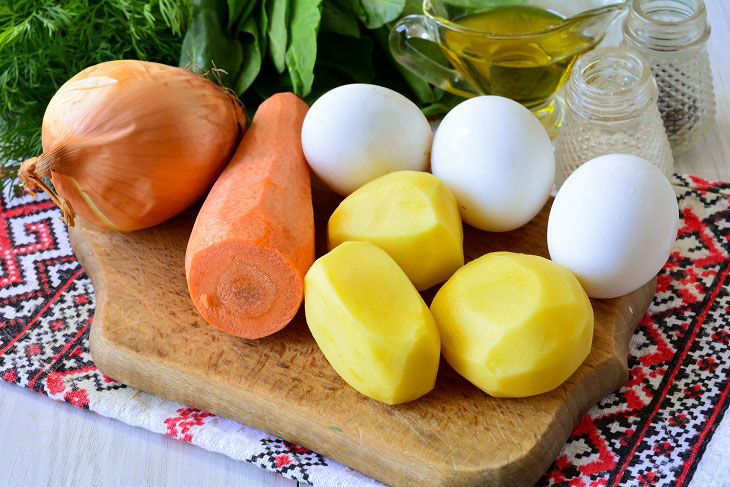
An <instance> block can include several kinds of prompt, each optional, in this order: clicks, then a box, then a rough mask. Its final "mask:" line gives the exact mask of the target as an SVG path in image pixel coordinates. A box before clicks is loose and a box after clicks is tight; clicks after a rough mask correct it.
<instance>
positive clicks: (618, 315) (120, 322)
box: [70, 190, 656, 486]
mask: <svg viewBox="0 0 730 487" xmlns="http://www.w3.org/2000/svg"><path fill="white" fill-rule="evenodd" d="M338 201H339V198H338V197H336V196H335V195H334V194H332V193H329V192H326V191H321V190H318V191H317V192H316V193H315V220H316V224H317V244H318V245H317V250H318V255H321V254H322V253H323V252H324V251H325V249H324V248H323V246H324V243H325V241H326V238H325V234H326V224H327V219H328V217H329V215H330V214H331V212H332V210H333V209H334V208H335V206H336V205H337V203H338ZM549 206H550V204H548V205H547V206H546V208H544V209H543V211H542V212H541V213H540V214H539V215H538V216H537V217H536V218H535V219H534V220H533V221H532V222H530V223H529V224H528V225H526V226H524V227H522V228H520V229H518V230H515V231H513V232H509V233H501V234H489V233H485V232H480V231H478V230H475V229H473V228H470V227H468V226H465V229H464V230H465V234H464V237H465V244H464V250H465V255H466V257H467V260H472V259H474V258H476V257H479V256H480V255H482V254H484V253H486V252H491V251H496V250H511V251H516V252H524V253H532V254H537V255H542V256H547V255H548V253H547V245H546V237H545V235H546V225H547V216H548V212H549ZM194 217H195V209H193V210H191V211H188V212H187V213H185V214H183V215H181V216H179V217H177V218H175V219H173V220H171V221H169V222H167V223H165V224H162V225H159V226H157V227H154V228H150V229H147V230H142V231H138V232H132V233H120V232H113V231H105V230H99V229H96V228H93V227H91V226H89V225H88V224H86V223H85V222H83V221H78V223H77V226H76V227H74V228H71V229H70V237H71V244H72V246H73V248H74V250H75V252H76V256H77V257H78V259H79V260H80V261H81V264H82V265H83V266H84V268H85V269H86V271H87V272H88V274H89V275H90V277H91V279H92V281H93V283H94V288H95V290H96V301H97V308H96V315H95V316H94V321H93V325H92V328H91V343H90V347H91V353H92V355H93V358H94V361H95V362H96V365H97V367H98V368H99V369H100V370H101V371H102V372H103V373H105V374H106V375H108V376H110V377H112V378H114V379H116V380H118V381H120V382H123V383H125V384H128V385H130V386H132V387H135V388H137V389H140V390H142V391H146V392H150V393H153V394H157V395H160V396H163V397H166V398H168V399H171V400H173V401H177V402H180V403H182V404H186V405H188V406H193V407H197V408H200V409H203V410H206V411H210V412H212V413H215V414H217V415H220V416H225V417H228V418H232V419H234V420H236V421H239V422H241V423H243V424H247V425H250V426H253V427H255V428H258V429H261V430H263V431H266V432H269V433H271V434H273V435H276V436H278V437H281V438H284V439H286V440H289V441H292V442H295V443H298V444H300V445H302V446H305V447H307V448H310V449H312V450H315V451H317V452H319V453H321V454H323V455H325V456H327V457H329V458H332V459H333V460H336V461H338V462H341V463H344V464H346V465H348V466H350V467H352V468H354V469H357V470H359V471H361V472H363V473H365V474H367V475H370V476H372V477H374V478H376V479H378V480H380V481H382V482H385V483H387V484H391V485H395V486H412V485H448V486H466V485H475V486H486V485H489V486H529V485H532V484H534V483H535V482H536V481H537V480H538V479H539V477H540V475H541V474H542V473H543V472H544V471H545V470H546V469H547V468H548V467H549V466H550V463H551V462H552V461H553V460H554V459H555V457H556V456H557V455H558V454H559V452H560V450H561V448H562V447H563V445H564V443H565V441H566V439H567V438H568V436H569V434H570V433H571V431H572V430H573V428H574V426H575V424H576V423H577V421H578V420H579V419H580V418H581V416H582V415H583V414H584V413H585V412H586V411H587V410H588V409H589V408H590V407H591V406H593V405H594V404H595V403H596V402H598V401H599V400H600V399H601V398H603V397H604V396H606V395H607V394H609V393H611V392H612V391H614V390H616V389H617V388H619V387H620V386H621V385H622V384H624V383H625V381H626V379H627V375H628V372H627V365H626V359H627V347H628V343H629V339H630V337H631V335H632V333H633V330H634V328H635V326H636V324H637V322H638V321H639V319H640V318H641V316H642V315H643V314H644V312H645V310H646V309H647V307H648V305H649V302H650V301H651V298H652V296H653V294H654V290H655V287H656V286H655V285H656V280H653V281H652V282H650V283H648V284H647V285H645V286H644V287H642V288H641V289H639V290H637V291H635V292H634V293H632V294H630V295H627V296H624V297H621V298H617V299H611V300H592V303H593V309H594V313H595V319H596V322H595V334H594V338H593V349H592V351H591V354H590V356H589V357H588V358H587V359H586V361H585V363H584V364H583V365H582V366H581V367H580V368H579V370H578V371H577V372H576V373H575V374H573V376H571V377H570V379H569V380H568V381H567V382H566V383H565V384H563V385H562V386H560V387H559V388H557V389H556V390H554V391H552V392H549V393H546V394H542V395H539V396H535V397H530V398H524V399H497V398H493V397H490V396H488V395H487V394H485V393H483V392H482V391H480V390H479V389H477V388H476V387H474V386H473V385H471V384H470V383H469V382H467V381H466V380H465V379H463V378H461V377H460V376H459V375H457V374H456V373H455V372H454V371H453V370H452V369H451V368H450V367H449V366H448V364H446V362H444V361H443V360H442V363H441V367H440V369H439V374H438V379H437V382H436V388H435V389H434V391H432V392H431V393H429V394H427V395H425V396H424V397H422V398H420V399H418V400H416V401H413V402H410V403H406V404H401V405H398V406H388V405H385V404H382V403H379V402H377V401H375V400H372V399H369V398H367V397H365V396H363V395H361V394H359V393H357V392H356V391H355V390H354V389H352V388H351V387H349V386H348V385H347V384H346V383H345V382H344V381H343V380H342V379H340V378H339V376H338V375H337V374H336V373H335V371H334V370H333V369H332V367H330V365H329V364H328V362H327V360H326V359H325V357H324V355H322V353H321V352H320V351H319V348H318V347H317V345H316V343H315V342H314V339H313V338H312V336H311V334H310V333H309V329H308V328H307V325H306V322H305V320H304V313H303V311H302V310H300V312H299V314H298V315H297V316H296V318H295V319H294V321H293V322H292V323H291V324H290V325H289V326H288V327H286V328H285V329H284V330H282V331H280V332H279V333H276V334H274V335H273V336H270V337H267V338H264V339H261V340H256V341H253V340H245V339H241V338H236V337H233V336H229V335H226V334H224V333H223V332H221V331H219V330H218V329H216V328H215V327H213V326H211V325H208V324H207V323H206V322H205V321H204V320H203V318H202V317H201V316H200V315H199V314H198V312H197V311H196V309H195V307H194V306H193V304H192V302H191V300H190V298H189V296H188V291H187V285H186V281H185V272H184V267H183V262H184V258H185V246H186V244H187V239H188V236H189V234H190V230H191V228H192V224H193V221H194ZM434 292H435V290H431V291H430V292H426V293H425V295H424V297H425V298H426V300H427V302H430V300H431V298H432V297H433V294H434Z"/></svg>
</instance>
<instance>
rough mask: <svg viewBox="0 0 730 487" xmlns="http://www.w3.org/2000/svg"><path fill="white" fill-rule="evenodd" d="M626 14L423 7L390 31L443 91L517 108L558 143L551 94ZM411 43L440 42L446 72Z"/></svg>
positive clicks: (432, 1) (603, 6)
mask: <svg viewBox="0 0 730 487" xmlns="http://www.w3.org/2000/svg"><path fill="white" fill-rule="evenodd" d="M627 8H628V0H622V1H617V0H448V1H446V0H424V2H423V15H409V16H406V17H403V18H402V19H401V20H400V21H399V22H398V23H396V25H395V26H394V27H393V29H392V31H391V33H390V49H391V52H392V53H393V56H394V57H395V58H396V59H397V60H398V62H399V63H401V64H402V65H403V66H404V67H406V68H407V69H408V70H410V71H412V72H413V73H414V74H416V75H417V76H419V77H421V78H422V79H424V80H425V81H427V82H429V83H431V84H433V85H435V86H437V87H439V88H441V89H444V90H446V91H449V92H451V93H455V94H457V95H461V96H465V97H472V96H476V95H500V96H505V97H507V98H511V99H513V100H515V101H518V102H520V103H522V104H523V105H524V106H526V107H527V108H529V109H530V110H532V111H533V113H535V114H536V115H537V116H538V118H540V120H541V122H542V123H543V125H544V126H545V128H546V129H547V130H548V133H549V134H550V136H551V137H555V136H556V135H557V133H558V131H559V128H560V124H561V122H562V118H563V102H562V100H561V99H558V98H557V97H555V96H554V95H555V93H556V92H557V91H558V90H559V89H560V87H561V86H562V85H563V83H565V81H567V80H568V78H569V77H570V70H571V68H572V67H573V64H575V61H576V60H577V59H578V58H579V57H580V56H581V55H582V54H584V53H585V52H587V51H589V50H591V49H592V48H593V47H595V46H596V44H598V43H599V42H600V41H601V40H602V39H603V37H604V35H605V33H606V30H607V29H608V27H609V26H610V24H611V23H612V22H613V21H614V20H615V19H616V18H617V17H618V16H619V14H621V13H622V12H623V11H624V10H626V9H627ZM413 38H418V39H424V40H427V41H431V42H435V43H437V44H438V45H439V47H440V50H441V52H442V53H443V54H444V56H445V57H446V59H448V61H449V63H450V64H451V66H447V65H445V64H443V63H440V62H438V61H437V60H435V59H434V58H432V57H429V56H427V55H426V54H424V53H423V52H422V51H420V50H419V49H417V48H416V47H414V45H413V44H412V43H411V42H409V41H408V40H409V39H413Z"/></svg>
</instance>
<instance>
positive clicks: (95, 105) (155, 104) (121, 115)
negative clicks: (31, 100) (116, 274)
mask: <svg viewBox="0 0 730 487" xmlns="http://www.w3.org/2000/svg"><path fill="white" fill-rule="evenodd" d="M244 128H245V116H244V113H243V109H242V107H241V104H240V102H239V101H238V99H237V98H236V97H235V96H233V95H232V94H230V93H228V92H226V91H225V90H224V89H223V88H221V87H220V86H218V85H216V84H215V83H214V82H212V81H210V80H208V79H207V78H205V77H203V76H200V75H198V74H196V73H193V72H192V71H189V70H187V69H182V68H176V67H172V66H166V65H164V64H157V63H150V62H146V61H133V60H125V61H111V62H106V63H101V64H97V65H95V66H91V67H89V68H86V69H84V70H83V71H81V72H80V73H78V74H77V75H76V76H74V77H73V78H71V79H70V80H68V81H67V82H66V83H65V84H64V85H63V86H61V88H60V89H59V90H58V91H57V92H56V94H55V95H54V96H53V98H52V99H51V101H50V103H49V104H48V108H46V113H45V115H44V117H43V154H41V155H40V156H38V157H37V158H36V157H34V158H32V159H29V160H27V161H25V162H24V163H23V164H22V166H21V169H20V172H19V178H20V181H21V182H22V183H23V185H24V186H25V187H26V189H28V190H29V191H31V192H33V191H34V190H35V189H37V188H38V187H40V188H41V189H43V190H44V191H46V192H48V193H49V195H50V196H51V198H52V199H53V200H54V201H55V202H56V204H58V206H59V207H60V208H61V210H62V211H63V213H64V219H65V220H66V222H67V223H69V224H70V225H73V219H74V214H75V213H77V214H78V215H80V216H81V217H83V218H84V219H85V220H87V221H89V222H91V223H93V224H95V225H97V226H101V227H105V228H111V229H115V230H124V231H131V230H138V229H140V228H146V227H150V226H152V225H156V224H158V223H161V222H163V221H165V220H167V219H168V218H171V217H172V216H175V215H176V214H178V213H180V212H181V211H183V210H184V209H186V208H187V207H189V206H190V205H191V204H192V203H193V202H195V201H196V200H197V199H198V198H200V197H201V196H203V194H204V193H205V192H206V191H207V190H208V189H210V187H211V186H212V185H213V183H214V182H215V180H216V178H217V177H218V175H219V174H220V172H221V171H222V170H223V168H224V167H225V166H226V163H227V162H228V161H229V160H230V158H231V156H232V155H233V152H234V151H235V149H236V146H237V144H238V141H239V139H240V136H241V132H242V131H243V129H244ZM42 178H50V179H51V181H52V182H53V186H54V187H55V192H54V191H53V189H52V188H50V187H48V186H47V185H46V184H45V183H44V181H43V180H42Z"/></svg>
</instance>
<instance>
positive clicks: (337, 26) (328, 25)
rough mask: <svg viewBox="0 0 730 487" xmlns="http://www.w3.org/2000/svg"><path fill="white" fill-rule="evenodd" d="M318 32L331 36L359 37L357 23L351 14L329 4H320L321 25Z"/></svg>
mask: <svg viewBox="0 0 730 487" xmlns="http://www.w3.org/2000/svg"><path fill="white" fill-rule="evenodd" d="M319 30H320V32H329V33H331V34H340V35H343V36H349V37H360V25H359V24H358V22H357V17H355V15H354V14H353V13H352V12H348V11H347V10H344V9H342V8H340V7H338V6H337V5H336V4H334V3H331V2H324V3H323V4H322V23H321V24H320V26H319Z"/></svg>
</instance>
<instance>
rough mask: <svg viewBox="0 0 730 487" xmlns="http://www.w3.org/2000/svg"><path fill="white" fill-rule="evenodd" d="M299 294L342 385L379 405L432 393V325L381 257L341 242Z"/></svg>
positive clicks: (399, 274)
mask: <svg viewBox="0 0 730 487" xmlns="http://www.w3.org/2000/svg"><path fill="white" fill-rule="evenodd" d="M304 289H305V292H304V307H305V312H306V317H307V324H308V325H309V329H310V330H311V332H312V335H313V336H314V339H315V340H316V341H317V345H319V348H320V349H321V350H322V353H324V356H325V357H326V358H327V360H328V361H329V363H330V364H331V365H332V367H334V369H335V371H337V373H338V374H339V375H340V376H341V377H342V378H343V379H344V380H345V382H347V383H348V384H350V385H351V386H352V387H353V388H355V389H356V390H357V391H358V392H361V393H362V394H365V395H366V396H369V397H372V398H373V399H377V400H378V401H382V402H384V403H387V404H399V403H402V402H406V401H411V400H413V399H416V398H418V397H420V396H422V395H423V394H426V393H427V392H429V391H430V390H431V389H433V386H434V383H435V381H436V372H437V370H438V365H439V348H440V340H439V334H438V330H437V328H436V324H435V323H434V321H433V317H432V316H431V312H430V311H429V310H428V307H427V306H426V303H424V302H423V299H422V298H421V296H420V294H418V292H417V291H416V290H415V288H414V287H413V284H411V282H410V281H409V280H408V278H407V277H406V275H405V274H404V273H403V271H402V270H401V269H400V267H398V265H397V264H396V263H395V262H394V261H393V259H391V258H390V257H389V256H388V254H386V253H385V252H384V251H383V250H381V249H379V248H378V247H376V246H375V245H373V244H370V243H368V242H346V243H344V244H342V245H340V246H338V247H337V248H336V249H334V250H332V251H331V252H329V253H328V254H327V255H324V256H322V257H320V258H319V259H317V260H316V261H315V263H314V265H312V267H311V268H310V269H309V272H307V275H306V277H305V280H304Z"/></svg>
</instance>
